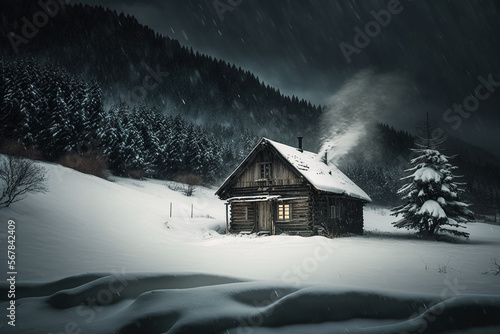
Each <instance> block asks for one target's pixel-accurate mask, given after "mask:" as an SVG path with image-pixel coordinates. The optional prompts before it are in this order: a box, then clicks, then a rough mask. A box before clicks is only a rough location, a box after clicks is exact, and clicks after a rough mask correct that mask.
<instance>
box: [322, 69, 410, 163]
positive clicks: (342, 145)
mask: <svg viewBox="0 0 500 334" xmlns="http://www.w3.org/2000/svg"><path fill="white" fill-rule="evenodd" d="M408 86H409V85H408V82H407V80H406V79H405V78H404V76H401V75H397V74H395V73H382V74H380V73H375V72H374V71H371V70H365V71H362V72H359V73H357V74H356V75H354V76H353V77H352V78H351V79H350V80H349V81H348V82H347V83H345V84H344V86H343V87H342V88H340V90H338V91H337V92H336V93H335V94H334V95H332V96H331V97H330V98H329V100H328V104H327V110H326V111H325V113H324V115H323V119H322V122H321V123H322V143H323V144H322V147H321V149H320V153H319V154H318V156H319V157H324V155H325V153H327V154H328V161H329V162H333V163H334V164H335V163H337V162H338V160H339V159H340V158H341V157H342V156H344V155H345V154H347V153H348V152H349V151H350V150H351V149H352V148H353V147H355V146H356V145H357V143H358V141H359V139H360V138H362V137H363V136H364V135H366V132H367V131H368V129H369V125H370V124H373V123H376V122H387V121H389V120H390V117H391V115H393V114H394V113H396V112H398V111H399V110H401V109H400V108H401V107H402V105H403V102H404V100H405V98H406V97H408V92H409V89H408ZM366 149H373V147H367V148H366Z"/></svg>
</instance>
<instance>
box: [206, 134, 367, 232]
mask: <svg viewBox="0 0 500 334" xmlns="http://www.w3.org/2000/svg"><path fill="white" fill-rule="evenodd" d="M325 161H326V159H324V157H320V156H318V155H317V154H316V153H312V152H307V151H304V150H303V149H302V139H301V138H299V144H298V146H297V147H291V146H288V145H284V144H280V143H277V142H275V141H272V140H269V139H266V138H262V139H261V140H260V141H259V143H258V144H257V146H255V148H254V149H253V150H252V152H250V154H249V155H248V156H247V157H246V158H245V160H244V161H243V162H242V163H241V164H240V165H239V166H238V167H237V168H236V170H234V172H233V173H232V174H231V175H230V176H229V177H228V178H227V179H226V180H225V181H224V183H223V184H222V185H221V186H220V188H219V189H218V190H217V192H216V195H218V196H219V198H221V199H222V200H225V201H226V226H227V232H228V233H258V234H268V235H274V234H282V233H285V234H289V235H301V236H311V235H318V234H324V233H327V234H342V233H355V234H363V205H364V204H366V203H368V202H371V199H370V197H369V196H368V195H367V194H366V193H365V192H364V191H363V190H362V189H361V188H359V187H358V186H357V185H356V184H354V182H352V181H351V180H350V179H349V178H348V177H347V176H346V175H344V174H343V173H342V172H341V171H340V170H339V169H338V168H337V167H336V166H335V165H333V164H328V163H327V162H325Z"/></svg>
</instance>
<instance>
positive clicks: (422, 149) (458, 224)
mask: <svg viewBox="0 0 500 334" xmlns="http://www.w3.org/2000/svg"><path fill="white" fill-rule="evenodd" d="M433 128H435V127H434V125H433V124H431V123H429V121H428V120H427V122H426V124H425V126H424V127H423V128H421V129H420V130H422V129H423V131H420V133H422V134H423V136H420V138H421V139H422V140H421V141H420V143H419V144H417V146H418V148H416V149H413V150H412V151H413V152H414V153H416V154H417V155H418V156H417V157H416V158H414V159H412V160H411V162H410V163H411V165H412V167H411V168H410V169H408V170H407V172H409V175H407V176H406V177H404V178H403V179H407V180H409V183H407V184H405V185H404V186H403V187H402V188H401V189H400V190H399V191H398V193H399V194H404V196H403V197H402V200H403V201H404V202H405V204H403V205H400V206H398V207H395V208H393V209H392V215H394V216H399V215H402V216H403V218H402V219H401V220H399V221H397V222H395V223H393V224H394V226H395V227H398V228H407V229H417V230H418V231H419V233H420V234H423V235H436V234H437V233H439V232H446V233H450V234H453V235H456V236H462V237H466V238H468V237H469V233H467V232H463V231H459V230H456V229H450V228H448V227H455V228H465V226H463V225H462V224H464V223H467V222H469V221H470V219H471V218H472V217H473V213H472V212H471V211H470V210H469V209H468V206H469V204H467V203H464V202H462V201H461V200H460V198H459V194H460V193H461V192H463V189H462V188H460V186H463V185H464V184H463V183H457V182H455V179H456V178H457V176H456V175H454V174H453V171H454V170H456V169H457V167H455V166H453V165H451V164H450V163H449V159H450V157H448V156H445V155H443V154H441V153H440V152H439V150H438V146H439V145H440V144H441V143H442V141H443V140H442V138H441V139H440V138H437V137H436V136H435V135H434V136H433V135H432V133H433V131H432V130H433ZM434 133H435V131H434Z"/></svg>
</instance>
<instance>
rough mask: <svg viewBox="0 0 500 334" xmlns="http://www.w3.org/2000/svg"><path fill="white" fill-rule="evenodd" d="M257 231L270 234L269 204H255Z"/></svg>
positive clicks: (270, 214) (270, 213) (270, 216)
mask: <svg viewBox="0 0 500 334" xmlns="http://www.w3.org/2000/svg"><path fill="white" fill-rule="evenodd" d="M257 211H258V214H257V229H258V231H259V232H269V233H270V234H271V222H272V212H271V202H257Z"/></svg>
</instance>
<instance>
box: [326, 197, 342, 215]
mask: <svg viewBox="0 0 500 334" xmlns="http://www.w3.org/2000/svg"><path fill="white" fill-rule="evenodd" d="M328 204H329V205H328V218H340V201H339V200H338V199H337V198H329V200H328Z"/></svg>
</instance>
